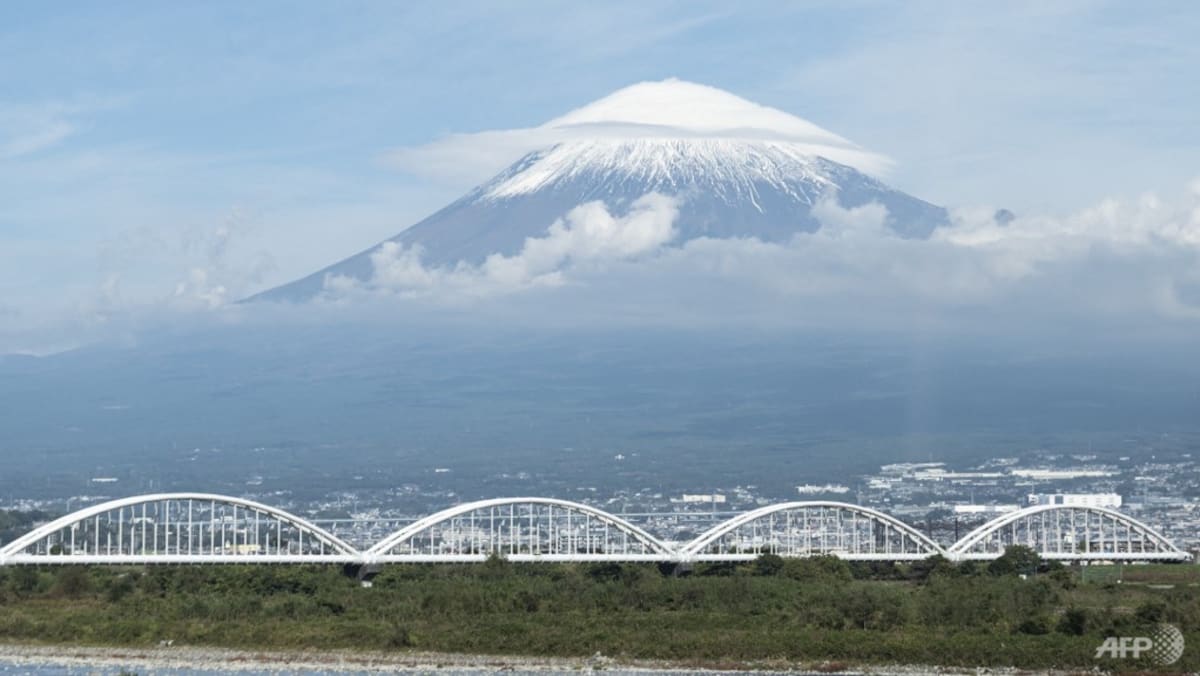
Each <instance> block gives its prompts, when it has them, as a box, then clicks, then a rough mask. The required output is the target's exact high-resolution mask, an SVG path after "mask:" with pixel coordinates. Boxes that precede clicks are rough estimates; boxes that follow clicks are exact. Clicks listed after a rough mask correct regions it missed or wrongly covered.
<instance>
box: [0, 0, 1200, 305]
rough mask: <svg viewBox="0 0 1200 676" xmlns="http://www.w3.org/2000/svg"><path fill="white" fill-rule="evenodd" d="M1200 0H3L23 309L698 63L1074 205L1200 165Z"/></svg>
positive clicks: (330, 251) (912, 182) (967, 186)
mask: <svg viewBox="0 0 1200 676" xmlns="http://www.w3.org/2000/svg"><path fill="white" fill-rule="evenodd" d="M1197 34H1200V10H1196V9H1194V8H1193V6H1192V5H1191V4H1190V3H1167V2H1164V3H1137V4H1133V3H1118V2H1112V3H1104V2H1059V3H1047V2H1031V3H982V2H981V3H965V2H964V3H950V2H937V3H922V2H904V3H899V2H897V3H876V2H865V1H864V2H855V1H852V0H851V1H845V2H809V3H803V2H794V3H792V2H788V3H782V2H781V3H766V2H746V3H728V2H721V3H715V2H714V3H705V2H694V1H689V2H667V1H661V2H630V3H587V4H583V3H551V2H545V3H540V2H523V3H515V2H514V3H467V2H462V3H424V4H418V3H394V2H378V3H372V2H339V3H283V2H266V1H260V2H253V3H242V2H206V3H154V2H143V3H134V2H112V3H84V2H79V3H5V4H4V5H3V6H0V323H2V322H8V323H10V324H12V325H15V324H18V323H22V322H26V323H28V322H34V321H36V320H37V318H38V317H39V316H40V315H42V314H46V313H51V314H52V313H55V312H75V313H85V314H92V315H95V314H101V315H102V314H103V313H104V312H106V311H107V310H106V308H110V307H116V306H119V305H120V304H121V302H123V300H124V299H127V298H142V297H147V296H154V295H155V294H169V293H170V292H171V289H172V288H173V287H175V286H178V285H179V284H180V283H181V280H185V279H186V276H187V274H188V271H189V270H192V269H194V268H195V266H196V264H197V261H201V262H202V263H205V265H206V267H207V269H209V270H210V271H212V272H213V274H223V275H226V276H227V277H228V282H227V283H228V284H229V285H231V286H232V287H236V288H235V291H237V292H248V291H253V290H257V289H260V288H263V287H266V286H270V285H273V284H275V283H279V282H282V281H286V280H288V279H291V278H293V277H295V276H297V275H300V274H303V273H306V272H309V271H311V270H312V269H315V268H317V267H319V266H321V265H323V264H325V263H328V262H331V261H333V260H336V259H337V258H340V257H342V256H345V255H348V254H351V253H354V252H356V251H358V250H361V249H363V248H365V247H367V246H369V245H371V244H373V243H375V242H377V241H379V240H381V239H383V238H385V237H388V236H390V235H393V234H395V233H396V232H397V231H399V230H400V229H402V228H404V227H406V226H407V225H410V224H411V223H412V222H414V221H416V220H418V219H419V218H421V217H422V216H424V215H427V214H428V213H430V212H431V211H433V210H435V209H437V208H438V207H440V206H442V205H444V204H445V203H447V202H448V201H450V200H451V199H453V198H455V197H457V196H458V195H459V194H461V193H462V192H463V191H464V190H465V189H467V188H469V187H470V186H471V183H472V181H473V180H482V179H484V178H486V176H477V177H473V175H472V172H471V168H470V167H464V171H463V172H462V173H461V175H459V176H456V177H455V178H453V179H446V178H445V177H444V176H427V175H421V173H420V172H415V173H414V172H412V171H403V170H400V169H398V168H397V167H395V166H393V165H392V164H390V163H389V162H388V161H387V159H386V158H387V157H388V155H389V153H391V152H393V151H394V150H396V149H398V148H406V147H413V146H420V145H424V144H427V143H430V142H432V141H435V140H437V139H439V138H442V137H444V136H446V135H448V134H453V133H469V132H478V131H484V130H493V129H496V130H502V129H509V128H521V127H532V126H536V125H538V124H540V123H542V122H544V121H545V120H547V119H549V118H552V117H555V116H558V115H561V114H562V113H564V112H566V111H568V110H571V109H573V108H576V107H578V106H581V105H583V104H585V103H587V102H589V101H591V100H594V99H597V98H600V97H602V96H604V95H605V94H608V93H610V92H611V91H613V90H615V89H618V88H620V87H623V86H626V85H629V84H632V83H635V82H638V81H642V80H651V79H661V78H665V77H672V76H674V77H679V78H683V79H687V80H693V81H696V82H701V83H704V84H709V85H712V86H715V87H719V88H722V89H726V90H729V91H731V92H733V93H736V94H738V95H740V96H743V97H745V98H748V99H750V100H753V101H756V102H759V103H762V104H766V105H771V106H774V107H777V108H780V109H783V110H786V111H788V112H790V113H793V114H796V115H799V116H800V117H804V118H806V119H809V120H811V121H813V122H815V123H817V124H819V125H821V126H823V127H825V128H827V129H830V130H832V131H834V132H837V133H838V134H841V135H843V136H845V137H847V138H850V139H852V140H854V141H855V142H857V143H859V144H860V145H862V146H864V147H866V148H868V149H870V150H873V151H876V152H880V153H883V154H886V155H888V156H890V157H892V158H893V159H894V160H895V162H896V166H895V169H894V171H893V172H892V174H891V176H890V179H889V180H890V182H891V183H893V184H894V185H896V186H898V187H900V188H902V189H905V190H907V191H909V192H912V193H914V194H916V195H918V196H921V197H923V198H926V199H928V200H930V201H934V202H938V203H942V204H947V205H951V206H973V205H985V206H1007V207H1009V208H1012V209H1014V210H1016V211H1018V212H1019V213H1033V212H1036V213H1039V214H1067V213H1070V212H1074V211H1077V210H1079V209H1083V208H1087V207H1088V206H1090V205H1094V204H1097V203H1099V202H1101V201H1102V200H1104V199H1106V198H1109V197H1136V196H1137V195H1139V194H1141V193H1142V192H1144V191H1148V190H1154V191H1162V192H1167V193H1170V192H1172V191H1181V190H1183V189H1184V188H1185V187H1186V186H1187V185H1188V184H1189V182H1190V181H1192V180H1193V179H1195V177H1196V176H1198V175H1200V162H1198V161H1197V158H1200V125H1197V124H1196V123H1195V111H1196V110H1197V109H1200V87H1197V86H1196V73H1197V72H1200V47H1198V46H1197V42H1196V41H1195V39H1194V36H1195V35H1197Z"/></svg>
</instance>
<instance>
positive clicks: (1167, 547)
mask: <svg viewBox="0 0 1200 676" xmlns="http://www.w3.org/2000/svg"><path fill="white" fill-rule="evenodd" d="M1050 512H1084V513H1091V514H1097V515H1099V516H1101V517H1108V518H1109V519H1111V520H1112V522H1113V523H1114V524H1120V525H1123V526H1125V527H1126V528H1127V529H1128V531H1127V532H1128V533H1133V532H1135V531H1136V532H1137V533H1138V534H1139V535H1140V536H1141V537H1142V538H1144V539H1145V541H1146V542H1149V543H1151V544H1153V545H1154V547H1155V550H1156V551H1153V552H1146V551H1141V552H1132V551H1126V552H1119V551H1113V552H1104V551H1099V552H1092V551H1085V552H1071V553H1063V552H1051V551H1039V552H1038V553H1039V554H1040V555H1041V556H1043V557H1045V558H1055V559H1077V560H1101V559H1121V560H1124V559H1130V560H1160V561H1190V560H1191V559H1192V556H1191V554H1188V553H1187V552H1185V551H1183V550H1182V549H1179V548H1178V547H1176V546H1175V544H1174V543H1172V542H1171V541H1170V540H1168V539H1167V538H1166V536H1164V535H1162V534H1161V533H1159V532H1158V531H1156V530H1154V529H1153V528H1151V527H1150V526H1148V525H1146V524H1144V523H1142V522H1141V521H1138V520H1137V519H1135V518H1133V517H1132V516H1129V515H1128V514H1122V513H1121V512H1118V511H1116V510H1114V509H1109V508H1107V507H1095V506H1086V505H1034V506H1032V507H1026V508H1024V509H1019V510H1017V511H1015V512H1009V513H1007V514H1003V515H1001V516H998V517H996V518H995V519H992V520H991V521H988V522H987V523H984V524H983V525H981V526H979V527H978V528H976V529H975V530H972V531H971V532H970V533H967V534H966V535H964V536H963V537H962V539H960V540H959V541H958V542H955V543H954V544H953V545H951V546H950V548H949V549H948V550H947V551H948V552H949V554H950V555H951V556H952V557H954V558H955V559H969V558H994V555H998V553H993V552H972V551H971V549H972V548H973V547H975V546H976V545H979V544H983V543H985V542H986V540H987V538H989V537H990V536H992V535H995V534H998V533H999V532H1000V531H1001V529H1002V528H1004V527H1006V526H1015V525H1016V524H1017V523H1018V522H1020V521H1022V520H1024V519H1027V518H1029V517H1032V516H1035V515H1037V514H1046V513H1050Z"/></svg>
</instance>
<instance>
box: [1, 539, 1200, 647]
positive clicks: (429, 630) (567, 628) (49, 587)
mask: <svg viewBox="0 0 1200 676" xmlns="http://www.w3.org/2000/svg"><path fill="white" fill-rule="evenodd" d="M1135 569H1136V570H1135ZM1197 570H1200V569H1196V568H1194V567H1179V566H1174V567H1156V566H1138V567H1130V568H1127V569H1126V570H1125V571H1124V575H1123V576H1122V577H1123V578H1124V580H1123V581H1121V582H1117V581H1114V580H1112V579H1110V577H1111V576H1107V575H1081V574H1080V572H1079V571H1077V570H1071V569H1057V570H1045V569H1044V567H1043V572H1041V573H1038V574H1034V575H1030V576H1028V577H1027V578H1026V579H1023V578H1021V577H1020V576H1019V574H1018V573H1019V572H1020V571H1019V570H1016V569H1012V568H1006V567H1004V566H999V567H997V566H993V567H992V568H991V570H989V569H988V568H986V567H980V566H972V565H963V566H953V565H950V564H948V563H946V562H934V563H921V564H916V565H913V566H903V567H902V566H891V565H886V566H880V565H875V566H852V565H848V564H846V563H844V562H841V561H838V560H836V559H807V560H789V561H784V560H782V559H777V558H776V557H763V558H761V559H760V560H758V561H756V562H753V563H749V564H745V565H738V566H731V565H719V566H716V565H714V566H698V567H697V568H696V569H695V570H694V571H692V572H691V573H690V574H687V575H677V574H672V573H671V572H670V571H666V572H664V571H662V570H660V569H659V568H657V567H654V566H642V565H549V564H541V565H532V564H531V565H514V564H509V563H506V562H504V561H501V560H494V561H490V562H488V563H486V564H482V565H477V566H393V567H389V568H386V569H385V570H384V571H383V572H382V573H381V574H380V575H379V576H378V577H377V578H375V584H374V586H373V587H371V588H369V589H367V588H362V587H360V586H359V585H358V583H357V582H356V581H355V580H353V579H350V578H347V577H345V576H344V575H343V574H342V572H341V570H340V569H337V568H331V567H288V566H277V567H272V566H195V567H155V568H75V567H64V568H42V569H33V568H10V569H0V641H7V642H34V643H63V644H68V643H69V644H95V645H127V646H147V645H157V644H158V642H159V641H164V640H171V641H174V642H175V643H176V644H190V645H205V646H225V647H234V648H257V649H271V648H279V649H292V648H326V649H334V648H350V649H372V650H407V649H418V650H430V651H444V652H464V653H485V654H522V655H538V656H551V655H559V656H586V655H591V654H593V653H595V652H601V653H603V654H605V655H609V656H623V657H626V658H630V659H669V660H679V661H683V662H685V663H692V664H709V665H729V664H733V663H745V662H754V661H761V660H792V661H797V662H816V661H823V660H832V661H843V662H849V663H853V662H870V663H903V664H943V665H948V666H973V665H996V666H1001V665H1004V666H1018V667H1025V668H1045V667H1060V668H1092V667H1101V668H1106V669H1118V670H1136V669H1145V670H1153V669H1155V665H1154V664H1153V663H1152V662H1150V661H1149V659H1148V658H1146V659H1142V660H1133V659H1123V660H1109V659H1100V660H1097V659H1095V652H1096V647H1097V646H1098V645H1099V644H1100V643H1101V641H1102V640H1103V639H1104V637H1106V636H1147V635H1150V633H1149V632H1150V631H1151V630H1152V629H1153V627H1154V625H1156V624H1157V623H1159V622H1171V623H1174V624H1176V625H1177V626H1179V627H1180V629H1182V630H1183V631H1184V633H1185V635H1186V637H1187V640H1188V643H1189V646H1190V647H1189V649H1188V650H1186V651H1185V652H1184V656H1183V659H1182V660H1181V661H1180V662H1178V663H1177V664H1176V665H1174V666H1173V667H1172V668H1173V669H1175V670H1178V671H1196V670H1197V669H1200V658H1198V656H1200V587H1196V586H1192V585H1194V584H1195V583H1194V582H1190V580H1193V579H1196V572H1197ZM1131 571H1132V575H1131ZM1130 577H1133V578H1135V579H1136V581H1128V580H1129V578H1130ZM1093 578H1095V579H1094V580H1093Z"/></svg>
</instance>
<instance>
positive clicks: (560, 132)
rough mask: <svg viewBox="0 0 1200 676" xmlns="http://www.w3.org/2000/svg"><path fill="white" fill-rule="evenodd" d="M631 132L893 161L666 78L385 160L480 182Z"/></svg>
mask: <svg viewBox="0 0 1200 676" xmlns="http://www.w3.org/2000/svg"><path fill="white" fill-rule="evenodd" d="M634 138H708V139H738V140H749V141H773V142H784V143H787V144H788V145H789V146H792V147H794V148H795V149H796V150H798V151H801V152H804V153H807V154H812V155H820V156H822V157H826V158H828V159H831V160H834V161H836V162H841V163H843V164H847V165H850V166H853V167H857V168H858V169H860V170H862V171H865V172H867V173H870V174H875V175H879V174H883V173H885V172H886V171H887V170H888V168H890V166H891V161H890V160H889V159H888V158H886V157H884V156H882V155H879V154H877V153H872V152H869V151H867V150H864V149H863V148H860V147H858V146H857V145H855V144H853V143H851V142H850V141H848V140H846V139H844V138H842V137H841V136H838V135H837V134H834V133H832V132H830V131H827V130H825V129H822V128H821V127H818V126H817V125H815V124H812V123H811V122H808V121H807V120H804V119H801V118H799V117H796V116H794V115H791V114H788V113H785V112H783V111H780V110H776V109H774V108H769V107H767V106H761V105H758V104H756V103H753V102H750V101H747V100H745V99H742V98H740V97H737V96H734V95H732V94H730V93H728V92H724V91H722V90H719V89H715V88H713V87H707V86H704V85H698V84H693V83H689V82H682V81H679V80H674V79H668V80H664V81H662V82H642V83H638V84H635V85H632V86H630V87H626V88H624V89H621V90H618V91H617V92H614V93H612V94H610V95H608V96H606V97H604V98H602V99H599V100H597V101H593V102H592V103H590V104H588V105H586V106H583V107H581V108H577V109H575V110H572V111H570V112H568V113H567V114H565V115H562V116H560V117H558V118H555V119H553V120H550V121H548V122H546V123H545V124H543V125H541V126H538V127H532V128H521V129H507V130H490V131H483V132H479V133H475V134H452V135H449V136H446V137H443V138H441V139H438V140H435V141H433V142H431V143H427V144H424V145H419V146H414V147H404V148H397V149H394V150H392V151H390V152H388V153H387V154H386V155H385V157H384V161H385V162H386V163H387V164H389V165H391V166H394V167H397V168H399V169H402V170H404V171H406V172H409V173H411V174H414V175H419V176H423V177H428V178H434V179H437V180H443V181H453V182H470V183H479V182H482V181H484V180H486V179H488V178H490V177H491V176H493V175H495V174H496V173H498V172H500V171H501V170H503V169H504V168H506V167H507V166H509V165H511V164H512V163H514V162H516V161H517V160H518V159H520V158H521V157H522V156H523V155H525V154H527V153H529V152H531V151H534V150H538V149H543V148H547V147H550V146H553V145H555V144H558V143H567V142H571V141H595V140H603V139H619V140H629V139H634Z"/></svg>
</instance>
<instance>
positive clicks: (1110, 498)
mask: <svg viewBox="0 0 1200 676" xmlns="http://www.w3.org/2000/svg"><path fill="white" fill-rule="evenodd" d="M1029 504H1030V506H1032V505H1066V506H1070V507H1108V508H1109V509H1116V508H1118V507H1120V506H1121V496H1120V495H1117V494H1116V493H1031V494H1030V495H1029Z"/></svg>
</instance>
